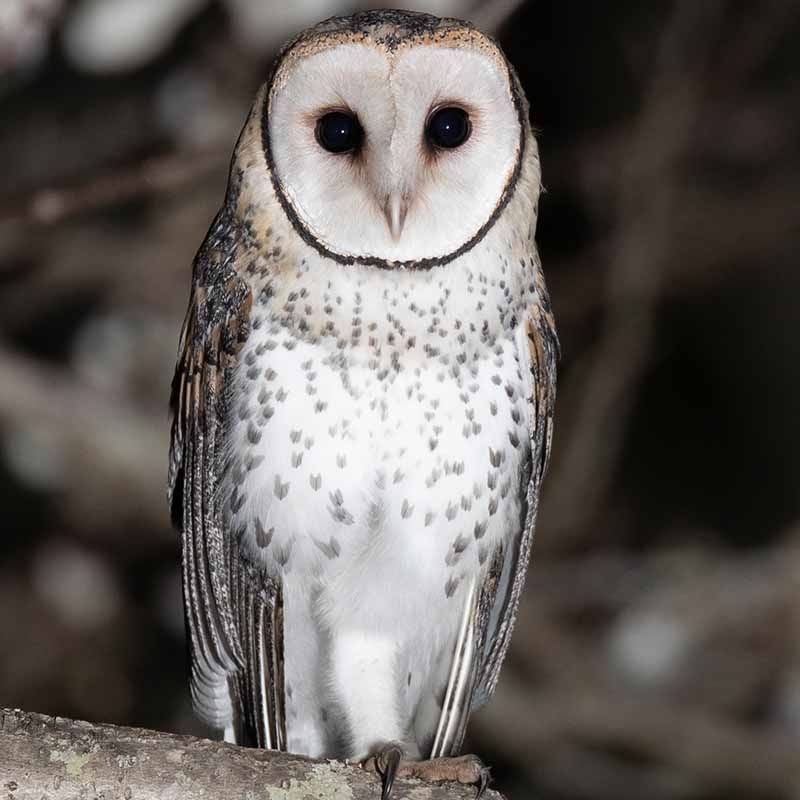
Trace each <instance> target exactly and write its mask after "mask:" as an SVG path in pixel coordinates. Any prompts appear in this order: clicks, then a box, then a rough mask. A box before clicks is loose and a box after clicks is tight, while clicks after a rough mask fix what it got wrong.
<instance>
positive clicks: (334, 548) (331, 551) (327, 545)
mask: <svg viewBox="0 0 800 800" xmlns="http://www.w3.org/2000/svg"><path fill="white" fill-rule="evenodd" d="M314 544H315V545H316V546H317V547H318V548H319V549H320V550H321V551H322V552H323V553H324V554H325V555H326V556H327V557H328V558H330V559H334V558H338V557H339V554H340V553H341V552H342V546H341V545H340V544H339V542H338V541H337V539H336V538H335V537H333V536H331V538H330V539H329V540H328V541H327V542H321V541H319V539H314Z"/></svg>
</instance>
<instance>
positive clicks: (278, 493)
mask: <svg viewBox="0 0 800 800" xmlns="http://www.w3.org/2000/svg"><path fill="white" fill-rule="evenodd" d="M273 491H274V492H275V497H277V498H278V500H283V498H284V497H286V495H287V494H289V481H286V483H283V482H282V481H281V476H280V475H276V476H275V486H274V488H273Z"/></svg>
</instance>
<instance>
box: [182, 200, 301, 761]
mask: <svg viewBox="0 0 800 800" xmlns="http://www.w3.org/2000/svg"><path fill="white" fill-rule="evenodd" d="M238 239H239V237H238V235H237V228H236V224H235V223H234V221H233V220H232V219H231V217H230V215H229V214H228V213H227V212H226V211H225V210H223V211H222V212H220V214H219V215H218V216H217V218H216V219H215V220H214V223H213V224H212V226H211V229H210V230H209V233H208V235H207V237H206V240H205V242H204V243H203V245H202V247H201V248H200V251H199V252H198V254H197V257H196V258H195V263H194V270H193V278H192V294H191V298H190V302H189V309H188V311H187V314H186V318H185V320H184V324H183V329H182V332H181V338H180V345H179V350H178V363H177V366H176V370H175V377H174V379H173V384H172V400H171V411H172V438H171V448H170V463H169V478H168V498H169V502H170V507H171V511H172V518H173V522H174V524H175V526H176V527H177V528H178V530H179V531H180V533H181V543H182V571H183V598H184V613H185V617H186V629H187V634H188V640H189V641H188V644H189V652H190V660H191V689H192V700H193V703H194V706H195V708H196V710H197V711H198V713H199V714H200V715H201V716H202V717H203V718H204V719H205V720H206V721H207V722H208V723H209V724H210V725H212V726H214V727H217V728H223V727H227V726H229V725H232V726H233V730H234V734H235V736H236V741H237V742H239V743H240V744H251V745H257V746H260V747H270V748H273V749H283V748H284V746H285V723H284V702H283V668H282V666H283V652H282V636H283V625H282V599H281V587H280V584H279V582H277V581H276V580H274V579H271V578H268V577H267V576H265V575H264V574H263V573H262V572H260V571H259V570H257V569H256V568H255V567H254V566H252V565H251V564H250V562H249V561H247V560H246V559H245V560H243V558H242V557H241V554H240V547H239V540H238V537H237V536H236V535H235V533H234V532H233V531H232V530H231V528H230V525H229V524H228V523H227V522H226V519H225V516H224V514H223V510H222V509H223V505H222V502H223V498H222V496H221V492H220V484H221V479H222V476H223V475H224V472H225V470H226V468H227V467H226V463H225V461H226V455H227V454H226V449H227V448H226V438H227V434H228V431H227V427H226V420H227V419H228V417H229V415H228V413H227V410H228V405H229V403H230V394H231V383H232V373H233V368H234V366H235V365H236V362H237V358H238V353H239V351H240V349H241V347H242V344H243V343H244V341H245V340H246V338H247V336H248V334H249V328H250V309H251V305H252V294H251V291H250V288H249V286H248V284H247V283H246V281H245V280H244V279H243V278H242V276H241V275H240V274H239V272H238V271H237V269H236V249H237V240H238Z"/></svg>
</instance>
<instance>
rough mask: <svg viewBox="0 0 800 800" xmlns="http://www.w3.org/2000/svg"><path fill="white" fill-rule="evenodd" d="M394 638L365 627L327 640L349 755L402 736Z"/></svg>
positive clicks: (361, 753)
mask: <svg viewBox="0 0 800 800" xmlns="http://www.w3.org/2000/svg"><path fill="white" fill-rule="evenodd" d="M396 654H397V643H396V642H395V641H394V639H393V637H392V636H389V635H386V634H382V633H381V634H379V633H376V632H374V631H369V630H358V629H356V630H353V629H350V630H346V631H338V632H336V633H335V634H334V635H333V636H332V643H331V675H330V678H331V687H332V689H333V693H334V696H335V700H336V705H337V706H338V708H339V709H340V711H341V713H342V717H343V720H344V722H345V723H346V727H347V729H348V732H349V747H348V748H347V750H348V753H349V755H350V756H351V757H352V758H364V756H365V755H367V754H369V753H374V752H375V750H376V748H378V747H380V746H382V745H383V744H384V743H386V742H400V741H403V740H404V738H405V734H406V728H407V727H408V722H407V720H405V719H404V717H403V715H402V713H401V710H400V707H399V702H398V695H399V690H398V682H397V678H396V675H395V673H396V669H395V664H396Z"/></svg>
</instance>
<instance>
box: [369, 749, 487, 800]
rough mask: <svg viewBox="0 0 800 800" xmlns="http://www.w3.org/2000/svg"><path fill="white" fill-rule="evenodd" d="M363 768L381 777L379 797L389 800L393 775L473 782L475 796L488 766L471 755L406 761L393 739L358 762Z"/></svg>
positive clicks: (483, 787) (484, 783)
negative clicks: (475, 787) (381, 788)
mask: <svg viewBox="0 0 800 800" xmlns="http://www.w3.org/2000/svg"><path fill="white" fill-rule="evenodd" d="M362 766H363V767H364V768H366V769H374V770H375V771H376V772H377V773H378V775H380V777H381V780H382V781H383V792H382V794H381V800H389V796H390V794H391V792H392V786H393V785H394V780H395V778H418V779H419V780H423V781H428V782H431V783H441V782H445V781H452V782H454V783H462V784H465V785H468V786H477V787H478V793H477V795H476V796H475V797H476V800H478V798H480V797H481V796H482V795H483V793H484V792H485V791H486V787H487V786H488V785H489V780H490V773H489V768H488V767H487V766H486V765H485V764H484V763H483V762H482V761H481V760H480V759H479V758H478V757H477V756H473V755H464V756H453V757H449V758H432V759H430V760H428V761H407V760H404V759H403V749H402V747H401V746H400V745H398V744H396V743H391V744H387V745H384V746H383V747H382V748H381V749H380V750H379V751H378V752H377V753H376V754H375V755H374V756H371V757H370V758H368V759H367V760H366V761H364V762H362Z"/></svg>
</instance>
